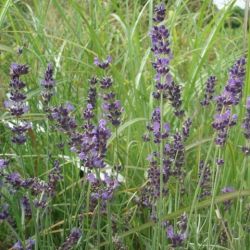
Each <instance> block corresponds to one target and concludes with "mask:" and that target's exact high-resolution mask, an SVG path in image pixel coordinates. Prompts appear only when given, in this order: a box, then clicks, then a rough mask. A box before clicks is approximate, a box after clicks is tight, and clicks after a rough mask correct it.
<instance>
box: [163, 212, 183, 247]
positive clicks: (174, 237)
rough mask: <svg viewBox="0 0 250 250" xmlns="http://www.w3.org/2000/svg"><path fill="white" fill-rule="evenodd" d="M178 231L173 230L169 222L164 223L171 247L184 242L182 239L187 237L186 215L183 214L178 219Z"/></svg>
mask: <svg viewBox="0 0 250 250" xmlns="http://www.w3.org/2000/svg"><path fill="white" fill-rule="evenodd" d="M177 225H178V229H179V230H178V232H177V233H175V232H174V227H173V225H171V224H169V222H167V223H165V227H166V235H167V238H168V239H169V240H170V242H171V245H172V247H179V246H182V245H183V244H184V241H185V240H186V239H187V216H186V214H183V215H182V216H181V218H180V219H179V221H178V223H177Z"/></svg>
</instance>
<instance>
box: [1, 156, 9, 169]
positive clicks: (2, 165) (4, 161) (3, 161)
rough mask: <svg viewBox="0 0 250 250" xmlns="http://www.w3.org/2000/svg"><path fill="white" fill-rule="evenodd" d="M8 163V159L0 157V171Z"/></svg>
mask: <svg viewBox="0 0 250 250" xmlns="http://www.w3.org/2000/svg"><path fill="white" fill-rule="evenodd" d="M8 165H9V161H8V160H5V159H1V158H0V171H2V170H3V169H5V168H6V167H7V166H8Z"/></svg>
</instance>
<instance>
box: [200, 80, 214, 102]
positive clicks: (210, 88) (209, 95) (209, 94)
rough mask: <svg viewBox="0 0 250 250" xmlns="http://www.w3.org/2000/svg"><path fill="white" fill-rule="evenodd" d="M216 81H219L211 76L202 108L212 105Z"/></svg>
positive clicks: (207, 83)
mask: <svg viewBox="0 0 250 250" xmlns="http://www.w3.org/2000/svg"><path fill="white" fill-rule="evenodd" d="M216 81H217V79H216V77H215V76H210V77H209V78H208V79H207V82H206V89H205V95H204V99H203V100H202V101H201V105H202V106H208V105H209V104H210V102H211V100H212V99H213V94H214V92H215V90H214V88H215V84H216Z"/></svg>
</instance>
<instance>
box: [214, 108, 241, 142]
mask: <svg viewBox="0 0 250 250" xmlns="http://www.w3.org/2000/svg"><path fill="white" fill-rule="evenodd" d="M236 122H237V115H236V114H231V110H230V109H227V110H226V111H225V112H222V111H221V113H219V114H216V115H215V116H214V121H213V123H212V126H213V128H214V129H215V130H216V131H217V137H216V139H215V143H216V144H217V145H221V146H222V145H224V144H225V142H226V139H227V135H228V129H229V127H232V126H234V125H235V124H236Z"/></svg>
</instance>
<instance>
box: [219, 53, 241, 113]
mask: <svg viewBox="0 0 250 250" xmlns="http://www.w3.org/2000/svg"><path fill="white" fill-rule="evenodd" d="M245 73H246V59H245V57H244V56H243V57H241V58H240V59H239V60H237V61H236V63H235V64H234V65H233V67H232V68H231V69H230V71H229V79H228V82H227V84H226V86H225V88H224V90H223V92H222V93H221V95H219V96H217V97H216V98H215V100H216V102H217V110H218V111H221V110H222V107H223V106H230V105H237V104H238V103H239V101H240V99H241V96H242V89H243V84H244V80H245Z"/></svg>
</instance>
